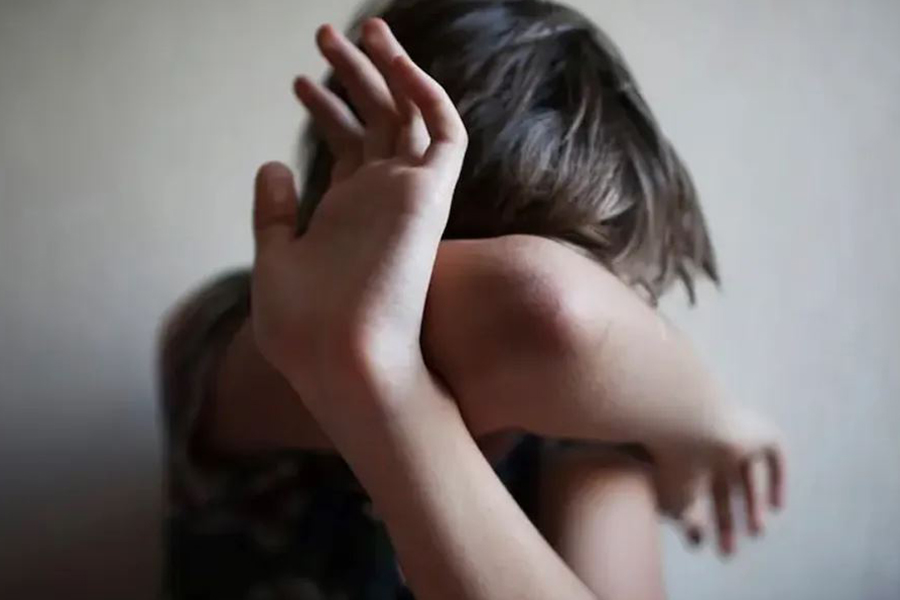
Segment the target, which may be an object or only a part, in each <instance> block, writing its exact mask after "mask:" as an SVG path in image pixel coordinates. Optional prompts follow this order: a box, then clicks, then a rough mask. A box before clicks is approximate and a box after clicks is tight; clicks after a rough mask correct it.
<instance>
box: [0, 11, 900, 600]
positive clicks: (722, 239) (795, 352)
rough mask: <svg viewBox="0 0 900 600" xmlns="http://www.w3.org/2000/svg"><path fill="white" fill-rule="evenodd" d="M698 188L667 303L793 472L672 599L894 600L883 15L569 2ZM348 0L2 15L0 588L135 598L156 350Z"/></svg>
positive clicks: (278, 140)
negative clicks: (778, 498)
mask: <svg viewBox="0 0 900 600" xmlns="http://www.w3.org/2000/svg"><path fill="white" fill-rule="evenodd" d="M575 4H576V5H578V6H579V7H580V8H582V9H583V10H585V11H586V12H587V13H588V14H589V15H590V16H592V17H593V18H595V19H596V20H597V21H598V22H599V23H601V24H602V26H603V27H605V28H606V30H607V31H608V32H609V33H610V34H611V36H612V37H613V38H614V39H615V40H616V41H617V42H618V43H619V45H620V46H621V47H622V49H623V50H624V52H625V55H626V57H627V58H628V59H629V61H630V63H631V65H632V67H633V68H634V70H635V72H636V74H637V76H638V79H639V81H640V82H641V83H642V85H643V87H644V89H645V91H646V94H647V96H648V98H649V101H650V103H651V105H652V106H653V107H654V109H655V110H656V112H657V114H658V116H659V118H660V120H661V122H662V125H663V128H664V129H665V130H666V131H667V132H668V133H669V135H670V136H671V137H672V138H673V140H674V141H675V143H676V145H677V146H678V148H679V149H680V151H681V152H682V154H683V155H684V157H685V158H686V160H687V162H688V164H689V165H690V167H691V169H692V171H693V173H694V175H695V178H696V181H697V184H698V186H699V189H700V190H701V192H702V195H703V202H704V204H705V207H706V212H707V216H708V218H709V221H710V224H711V227H712V230H713V233H714V237H715V242H716V245H717V248H718V253H719V258H720V261H721V265H722V270H723V273H724V278H725V282H724V288H723V290H722V291H721V293H717V292H715V291H714V290H713V289H712V288H710V287H705V288H703V289H702V290H701V297H700V305H699V307H698V308H696V309H694V310H692V311H691V310H688V309H687V308H686V307H685V305H684V302H683V300H682V299H681V298H680V297H676V298H674V299H673V300H672V301H669V302H668V303H667V310H668V311H669V313H670V314H671V315H672V316H673V318H674V319H675V320H676V321H677V322H678V323H680V324H681V325H682V326H683V327H684V328H685V329H686V330H687V331H688V332H689V333H690V334H691V335H692V336H693V338H694V339H695V340H696V343H697V346H698V347H699V349H700V352H701V353H702V354H703V356H704V357H705V358H706V359H707V360H708V361H709V363H710V365H711V366H712V368H713V369H714V370H715V371H717V372H718V373H719V374H720V376H721V378H722V380H723V381H724V382H725V384H726V385H727V387H728V388H729V389H730V390H732V391H733V392H734V393H735V395H737V396H738V397H739V398H741V399H743V400H744V401H745V402H747V403H749V404H752V405H754V406H756V407H758V408H760V409H761V410H763V411H765V412H766V413H768V414H769V415H771V416H772V417H773V418H774V419H775V420H776V421H777V422H778V423H779V424H780V425H781V426H782V428H783V429H784V431H785V433H786V435H787V439H788V444H789V450H790V458H791V469H790V507H789V510H788V511H787V513H786V514H784V515H783V516H780V517H779V518H777V519H776V520H775V521H774V522H773V523H772V526H771V528H770V530H769V531H768V533H767V534H766V536H765V539H764V540H762V541H761V542H758V543H752V544H748V545H745V547H744V548H743V550H742V552H741V554H740V556H739V558H738V559H737V560H734V561H732V562H731V563H730V564H723V563H722V562H720V561H719V560H717V559H716V558H714V557H713V556H712V554H711V553H710V552H709V551H707V552H705V553H703V554H701V555H699V556H695V555H691V554H690V553H688V552H686V551H685V550H684V549H683V548H682V547H681V544H680V542H679V541H678V539H677V537H676V536H675V535H674V533H672V532H671V531H669V532H668V533H667V534H666V538H665V551H666V571H667V577H668V581H669V584H670V589H671V594H672V597H673V598H676V599H679V598H684V599H706V598H709V599H714V600H719V599H721V598H725V597H727V598H732V599H735V600H738V599H745V598H746V599H750V598H756V599H765V598H790V599H792V600H806V599H809V600H831V599H834V600H845V599H848V598H860V599H867V600H868V599H871V600H882V599H883V600H887V599H891V598H893V599H896V598H900V469H898V467H897V462H898V459H900V436H898V434H897V430H898V426H900V408H898V401H900V318H898V316H897V305H898V301H897V299H898V298H900V269H898V266H897V259H898V255H900V243H898V236H900V233H898V232H900V194H898V191H897V190H898V187H900V60H898V59H897V57H898V56H900V3H898V2H896V1H895V0H884V1H880V2H879V1H877V0H868V1H851V0H804V1H799V0H798V1H790V2H787V1H779V2H775V1H774V0H766V1H764V0H759V1H741V0H728V1H721V0H715V1H714V0H690V1H687V0H683V1H681V2H666V1H665V0H640V1H635V0H602V1H599V2H591V1H589V0H581V1H580V2H576V3H575ZM354 8H355V2H353V1H351V0H332V1H331V2H328V3H323V2H318V1H316V2H310V1H308V0H295V1H293V2H288V1H285V0H266V1H262V2H253V3H250V2H222V1H215V2H213V1H212V0H195V1H192V2H176V1H175V0H165V1H157V2H137V1H134V0H130V1H123V0H82V1H80V2H66V1H64V0H12V1H10V0H2V3H0V394H2V395H0V401H2V404H0V595H3V596H9V597H29V598H41V597H50V596H51V595H52V596H55V595H56V594H58V593H61V592H65V593H66V594H67V595H72V596H76V597H91V598H144V597H147V598H149V597H152V596H153V595H155V593H156V585H157V580H158V569H159V566H160V564H161V555H160V538H159V518H160V515H161V511H162V502H161V491H160V481H161V458H160V450H159V440H160V432H159V420H158V413H157V407H156V404H155V382H154V378H153V369H152V367H153V356H154V340H155V328H156V327H157V324H158V322H159V319H160V316H161V315H162V314H163V312H164V311H165V309H166V308H167V307H168V306H169V305H170V304H171V303H172V302H173V301H174V300H175V299H176V298H177V297H178V296H179V295H181V294H183V293H184V292H185V291H186V290H188V289H189V288H191V287H192V286H194V285H196V284H197V283H198V282H199V281H200V280H201V279H203V278H205V277H207V276H209V275H211V274H213V273H216V272H218V271H220V270H222V269H223V268H226V267H230V266H234V265H241V264H245V263H246V262H247V261H248V259H249V257H250V251H251V246H250V235H249V226H248V216H249V206H250V204H249V203H250V187H251V180H252V176H253V173H254V171H255V168H256V167H257V165H259V164H260V163H262V162H263V161H265V160H268V159H282V160H291V158H292V155H293V148H294V141H295V138H296V134H297V131H298V128H299V125H300V123H301V121H302V120H303V118H304V117H303V114H302V112H301V110H300V109H299V108H298V107H297V106H296V105H295V103H294V101H293V100H292V98H291V95H290V92H289V90H290V81H291V79H292V76H293V75H294V74H296V73H299V72H307V73H311V74H313V75H315V76H318V75H320V74H321V73H322V72H323V70H324V63H323V62H322V61H321V60H320V59H319V58H318V57H316V55H315V53H314V51H313V43H312V35H313V31H314V29H315V27H316V26H317V25H318V24H319V23H321V22H323V21H326V20H327V21H332V22H335V23H338V24H344V23H346V22H347V20H348V18H349V16H350V15H351V14H352V13H353V11H354Z"/></svg>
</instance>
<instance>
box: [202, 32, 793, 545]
mask: <svg viewBox="0 0 900 600" xmlns="http://www.w3.org/2000/svg"><path fill="white" fill-rule="evenodd" d="M381 27H382V25H380V24H379V23H378V22H377V21H373V22H370V23H369V24H368V25H367V26H366V27H365V28H364V43H365V44H366V45H367V50H368V53H369V55H370V56H372V57H373V60H374V61H375V64H380V65H381V68H382V69H385V68H386V65H388V64H389V63H390V60H391V59H390V56H394V55H395V54H392V53H396V52H398V51H400V50H402V49H400V50H398V47H394V46H392V42H391V41H390V39H389V38H387V37H385V36H383V35H381V33H380V32H379V29H380V28H381ZM329 32H330V33H329ZM331 36H333V40H332V43H324V42H325V41H327V40H328V39H329V38H330V37H331ZM385 40H387V41H385ZM319 45H320V49H321V50H322V52H323V54H324V55H325V56H326V58H328V59H329V60H330V61H331V62H332V64H333V66H334V67H335V71H336V73H337V74H338V76H339V77H341V78H342V79H344V80H346V81H347V82H348V83H346V84H345V85H346V86H347V88H348V89H349V90H350V91H351V96H353V97H354V98H356V99H357V100H359V101H360V102H361V103H362V104H365V105H366V106H368V108H367V110H369V111H370V112H372V111H374V113H373V114H375V113H377V114H382V115H385V114H391V113H390V111H391V110H396V109H395V108H394V109H392V108H391V107H393V106H395V105H394V99H395V98H394V95H392V94H391V93H390V90H389V89H388V88H387V86H386V83H385V82H384V79H383V78H381V79H378V77H377V76H378V71H377V68H376V67H375V65H374V64H373V63H371V62H369V61H368V59H366V58H365V57H364V56H363V55H362V54H361V53H360V52H359V51H358V50H356V48H355V47H354V46H353V45H352V44H350V43H349V42H347V41H346V40H345V39H344V38H342V36H340V35H339V34H337V33H336V32H333V30H323V32H321V33H320V35H319ZM354 78H357V79H360V81H356V82H355V83H354ZM373 78H374V79H373ZM296 91H297V93H298V97H299V98H300V99H301V101H303V102H304V104H305V105H306V106H307V107H308V108H309V109H310V112H311V114H312V115H313V117H314V118H315V119H316V120H317V123H318V124H319V125H320V129H321V130H322V131H323V133H324V135H325V136H326V137H327V138H328V140H329V142H330V143H331V144H332V146H333V147H335V148H336V149H337V150H336V151H335V155H336V156H337V157H338V161H337V164H336V168H335V177H336V178H339V177H340V176H341V175H342V173H343V172H345V171H346V170H347V169H348V168H350V167H352V165H353V164H354V161H358V160H360V157H361V156H364V155H365V154H366V153H367V152H368V153H370V154H371V153H373V152H376V153H377V152H379V150H378V149H377V147H376V146H377V145H378V144H381V145H384V143H383V142H366V141H364V140H365V139H368V137H364V138H363V142H362V143H360V144H357V146H354V142H353V140H354V136H359V135H361V134H360V131H361V130H362V126H361V125H360V123H359V122H357V121H355V117H353V115H352V113H351V112H350V110H349V109H348V108H347V107H346V106H344V105H343V104H342V103H340V101H338V100H336V99H334V98H331V97H329V95H328V92H327V91H326V90H324V89H321V88H319V87H318V86H316V85H315V84H313V83H311V82H309V81H308V80H304V79H300V80H298V83H297V85H296ZM366 94H371V95H374V96H375V99H371V98H369V99H365V95H366ZM361 112H362V111H361ZM389 120H390V122H391V123H393V124H394V125H396V126H397V127H398V131H400V132H401V134H400V135H398V136H397V139H398V140H400V141H401V142H402V143H401V145H399V146H398V149H399V150H400V152H401V154H403V153H405V155H411V154H414V153H415V152H419V151H421V150H422V148H423V147H424V142H423V141H422V138H421V136H422V132H424V131H425V127H424V125H422V124H421V123H418V124H416V123H417V122H413V123H412V124H404V123H405V122H404V121H403V120H402V119H399V118H398V117H397V115H393V116H391V117H390V119H389ZM414 121H415V120H414ZM372 122H373V126H377V124H378V122H379V120H378V119H377V118H375V117H374V116H373V117H372ZM376 129H377V130H378V131H380V132H383V131H384V127H383V126H378V127H376ZM378 135H383V133H379V134H378ZM426 135H427V132H426ZM403 140H406V141H405V142H403ZM373 147H374V150H373ZM341 148H345V149H347V150H346V151H344V152H342V151H341ZM348 165H349V166H348ZM366 208H371V205H366ZM373 212H374V211H373ZM377 218H380V217H379V216H378V215H376V214H371V215H370V216H367V217H366V218H365V219H363V220H371V219H377ZM313 268H317V267H315V266H314V267H313ZM319 276H320V278H327V277H328V274H327V273H324V274H320V275H319ZM311 289H318V288H317V287H313V288H311ZM423 325H424V328H423V330H422V339H421V341H422V345H423V348H424V355H425V359H426V361H427V364H428V366H430V367H431V368H432V370H433V372H434V373H436V374H437V375H438V376H439V377H441V379H442V381H443V382H444V383H445V384H447V385H449V387H450V389H451V390H452V392H453V396H454V398H455V399H456V400H457V402H458V403H459V406H460V409H461V411H462V413H463V415H464V418H465V420H466V423H467V424H468V425H469V427H470V429H471V430H472V432H473V433H474V434H475V435H480V434H483V433H492V432H497V431H504V430H509V429H525V430H528V431H532V432H534V433H539V434H545V435H550V436H562V437H575V438H580V439H586V440H602V441H626V442H640V443H642V444H644V445H645V446H646V447H647V448H648V449H650V450H651V452H652V454H653V455H654V458H655V461H656V467H657V468H656V469H655V482H656V485H657V491H658V494H659V504H660V508H661V509H662V510H663V511H664V512H665V513H666V514H668V515H670V516H673V517H676V518H678V519H680V520H681V522H682V523H683V525H684V528H685V530H686V532H687V533H688V535H689V537H691V538H693V539H695V540H696V539H698V538H701V537H703V535H704V534H705V533H706V532H707V531H708V524H707V522H708V517H707V515H705V514H703V513H702V512H701V511H700V510H699V508H700V506H701V504H700V502H699V500H700V498H701V497H702V496H703V495H706V494H710V495H711V496H712V497H713V498H714V500H715V502H714V504H715V506H716V507H717V511H716V514H715V519H716V530H717V533H718V537H719V546H720V549H721V550H722V551H723V552H725V553H730V552H732V551H733V550H734V547H735V537H736V532H735V528H734V519H733V516H732V508H731V502H730V499H731V496H732V495H733V494H734V493H735V492H740V493H741V494H742V495H743V496H744V498H745V506H746V509H747V521H748V523H749V524H750V532H751V533H758V532H759V531H761V529H762V526H763V512H764V506H766V504H768V505H770V506H772V507H778V506H780V505H781V504H783V493H784V492H783V487H784V486H783V479H784V476H783V459H782V458H781V454H780V450H779V446H778V444H777V437H776V436H775V435H774V433H773V432H772V429H771V428H770V427H769V426H768V425H766V424H765V423H763V422H761V421H760V420H759V419H757V418H756V417H754V416H753V415H749V414H747V413H744V412H742V411H741V410H739V409H738V408H737V407H736V406H735V405H733V404H730V403H726V402H724V401H723V400H722V399H723V397H724V395H723V394H722V393H721V390H720V389H719V388H718V386H717V384H716V383H715V382H714V381H713V380H712V378H710V377H709V375H708V373H707V372H706V370H705V369H704V368H703V366H702V365H701V364H700V362H699V361H698V360H697V358H696V356H695V354H694V353H693V351H692V349H691V347H690V345H689V344H688V343H687V341H686V340H685V339H684V338H683V337H682V336H681V335H679V334H678V333H677V332H676V331H674V330H673V329H672V328H671V327H670V326H669V325H668V324H667V323H665V322H664V321H663V320H662V319H660V318H659V317H658V316H657V315H656V313H655V312H654V311H652V310H651V309H650V308H649V307H647V306H646V305H645V304H644V303H642V302H640V301H639V300H638V299H637V297H636V296H635V295H634V294H633V293H631V291H630V290H628V289H627V288H626V287H625V286H624V285H622V284H621V283H620V282H619V281H618V280H617V279H616V278H615V277H613V276H612V275H611V274H609V273H608V272H606V271H605V270H603V269H602V268H600V267H599V266H598V265H596V264H595V263H593V262H592V261H590V260H588V259H586V258H584V257H583V256H581V255H579V254H578V253H576V252H573V251H572V250H570V249H568V248H565V247H563V246H562V245H560V244H557V243H555V242H552V241H549V240H543V239H538V238H529V237H526V236H511V237H508V238H500V239H496V240H482V241H466V242H445V243H443V244H440V246H439V250H438V252H437V262H436V265H435V268H434V273H433V277H432V279H431V286H430V289H429V290H428V302H427V305H426V310H425V314H424V323H423ZM331 337H332V339H339V338H340V330H338V331H336V332H332V336H331ZM523 367H527V368H523ZM648 370H649V371H651V372H653V373H654V377H652V378H648V377H646V376H645V373H646V372H648ZM218 389H219V390H220V393H221V397H220V398H216V399H215V401H214V407H213V409H212V410H211V411H210V412H211V417H212V418H211V421H212V422H211V425H210V426H209V427H208V431H209V437H210V439H211V440H212V442H213V446H215V447H217V448H219V449H221V450H225V451H229V452H236V453H246V452H253V451H256V450H258V449H260V448H261V447H265V446H269V447H271V446H273V445H276V446H277V445H282V446H294V447H330V446H331V443H330V440H328V439H327V436H324V435H322V433H321V431H320V430H319V428H318V426H317V425H316V423H315V420H314V419H312V418H311V415H310V414H309V413H308V411H306V409H305V408H304V406H303V404H302V402H297V400H298V398H297V395H296V391H295V390H294V389H293V388H292V387H291V386H290V385H288V384H287V382H286V380H285V379H284V378H282V377H281V376H280V374H279V373H278V372H277V370H275V369H273V368H272V367H271V366H269V364H268V361H266V360H264V359H263V358H262V357H261V354H260V351H259V348H257V340H256V336H255V334H254V332H253V331H252V327H251V326H250V325H249V324H247V325H245V327H244V328H242V329H241V331H240V332H239V333H238V335H237V336H236V337H235V339H234V341H233V343H232V344H231V346H230V347H229V350H228V352H227V353H226V356H225V358H224V360H223V367H222V369H221V370H220V382H219V386H218ZM260 390H266V391H267V393H266V394H265V396H264V397H261V396H260V394H259V392H260ZM548 398H553V399H554V402H553V403H550V402H548ZM760 461H763V462H765V463H766V464H767V465H768V474H769V482H768V496H769V497H768V499H767V500H768V502H764V501H763V500H762V499H761V496H762V494H763V488H762V487H761V486H760V485H759V483H758V482H757V481H756V480H755V479H754V478H753V477H751V476H750V473H751V471H752V466H753V464H754V463H755V462H760Z"/></svg>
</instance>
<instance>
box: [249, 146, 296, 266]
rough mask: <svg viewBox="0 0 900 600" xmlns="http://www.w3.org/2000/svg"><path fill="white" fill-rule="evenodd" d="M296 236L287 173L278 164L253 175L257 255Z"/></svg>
mask: <svg viewBox="0 0 900 600" xmlns="http://www.w3.org/2000/svg"><path fill="white" fill-rule="evenodd" d="M296 233H297V190H296V188H295V187H294V175H293V173H291V170H290V169H289V168H288V167H286V166H285V165H283V164H281V163H279V162H269V163H266V164H264V165H263V166H261V167H260V168H259V171H257V172H256V182H255V184H254V193H253V239H254V240H255V242H256V251H257V253H259V252H260V250H261V249H262V248H263V247H265V246H267V245H270V244H272V243H273V242H287V241H290V240H292V239H293V238H294V237H295V236H296Z"/></svg>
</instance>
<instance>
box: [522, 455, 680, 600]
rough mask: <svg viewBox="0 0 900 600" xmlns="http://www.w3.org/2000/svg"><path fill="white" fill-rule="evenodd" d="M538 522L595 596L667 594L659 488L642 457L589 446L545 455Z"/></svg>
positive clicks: (640, 598)
mask: <svg viewBox="0 0 900 600" xmlns="http://www.w3.org/2000/svg"><path fill="white" fill-rule="evenodd" d="M537 521H538V526H539V528H540V529H541V531H542V533H543V534H544V536H545V537H546V538H547V540H548V541H549V542H550V544H551V545H552V546H553V547H554V549H556V551H557V552H558V553H559V554H560V556H561V557H562V558H563V560H565V561H566V563H567V564H568V565H569V566H570V567H571V568H572V569H573V571H575V573H576V574H577V575H578V576H579V577H580V578H581V579H582V581H584V582H585V583H586V584H587V586H588V587H589V588H590V589H591V590H592V591H593V592H594V593H595V594H597V596H598V597H600V598H610V599H620V598H621V599H628V600H659V599H660V598H664V597H665V591H664V586H663V576H662V559H661V550H660V537H659V527H660V526H659V523H658V519H657V514H656V504H655V493H654V490H653V486H652V482H651V479H650V477H649V474H648V473H647V471H646V470H645V468H644V466H643V465H641V464H640V463H638V462H637V461H635V460H633V459H631V458H628V457H627V456H625V455H620V454H618V453H615V452H613V451H603V450H599V449H598V450H594V449H588V448H584V449H578V450H574V449H573V450H561V451H555V452H552V453H551V454H549V455H547V456H545V458H544V460H543V462H542V465H541V486H540V495H539V511H538V518H537Z"/></svg>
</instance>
